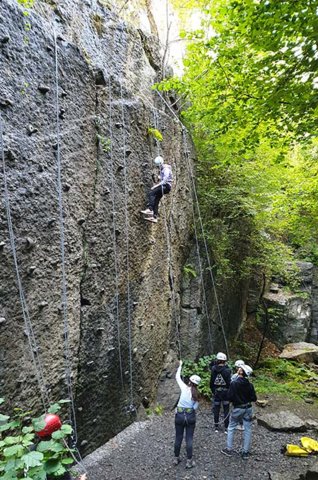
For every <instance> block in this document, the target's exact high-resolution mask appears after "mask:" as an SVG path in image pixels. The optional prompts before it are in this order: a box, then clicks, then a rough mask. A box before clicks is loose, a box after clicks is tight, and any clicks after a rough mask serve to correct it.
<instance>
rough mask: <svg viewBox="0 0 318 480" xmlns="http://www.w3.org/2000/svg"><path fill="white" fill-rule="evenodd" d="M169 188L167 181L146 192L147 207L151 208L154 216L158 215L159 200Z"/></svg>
mask: <svg viewBox="0 0 318 480" xmlns="http://www.w3.org/2000/svg"><path fill="white" fill-rule="evenodd" d="M170 190H171V187H170V185H168V184H167V183H165V184H164V185H159V186H158V187H155V188H154V189H153V190H150V192H149V194H148V208H150V210H153V215H154V217H157V215H158V208H159V202H160V200H161V198H162V196H163V195H166V194H167V193H169V192H170Z"/></svg>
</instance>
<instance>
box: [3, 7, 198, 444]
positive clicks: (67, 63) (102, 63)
mask: <svg viewBox="0 0 318 480" xmlns="http://www.w3.org/2000/svg"><path fill="white" fill-rule="evenodd" d="M0 15H1V18H2V19H3V21H2V22H1V26H0V56H1V72H2V74H1V78H0V82H1V99H0V100H1V116H2V123H3V130H4V132H3V146H4V158H5V166H6V180H7V185H8V197H6V195H5V190H4V176H3V175H2V181H1V194H2V202H1V212H0V245H1V249H0V257H1V270H0V317H1V321H0V358H1V364H0V369H1V375H0V377H1V396H5V397H6V399H7V403H8V407H9V406H10V405H11V406H13V405H20V406H22V407H24V408H34V409H35V410H37V411H41V408H42V407H41V401H40V395H39V386H38V382H37V376H36V372H35V370H34V367H33V364H32V361H31V355H30V349H29V342H28V338H30V331H29V330H28V328H27V327H26V325H25V323H24V321H23V316H22V312H21V304H20V301H19V291H18V288H17V280H16V275H15V269H14V263H13V251H12V248H11V245H10V242H9V234H8V225H7V215H6V208H5V207H6V205H8V203H9V204H10V208H11V216H12V228H13V234H14V238H15V248H16V255H17V264H18V269H19V275H20V278H21V284H22V287H23V295H24V298H25V302H24V303H25V307H26V308H27V309H28V312H29V318H30V320H31V323H32V328H33V333H34V339H35V340H36V346H37V347H36V348H37V352H36V354H37V355H38V358H39V360H40V363H41V366H42V368H43V376H44V380H43V382H42V383H43V389H46V390H47V392H48V395H49V397H50V399H52V400H53V399H54V400H56V399H59V398H65V397H67V388H66V370H65V362H64V356H65V351H64V350H65V343H64V337H65V318H64V317H63V305H62V301H63V298H62V291H63V282H62V261H61V248H60V244H61V240H60V227H61V222H60V218H59V215H60V212H59V202H58V200H59V197H58V189H57V178H58V177H57V154H58V153H59V146H60V158H61V167H62V203H63V219H64V234H65V245H64V247H65V273H66V285H65V287H66V290H67V321H68V328H69V353H70V361H71V371H72V379H73V387H74V396H75V400H76V402H75V403H76V414H77V425H78V433H79V440H80V443H81V445H82V450H83V451H84V452H87V451H91V450H92V449H93V448H95V447H96V446H98V445H100V444H101V443H103V442H104V441H105V440H107V439H108V438H110V437H111V436H112V435H114V434H115V433H116V432H118V431H119V430H120V429H121V428H123V426H125V425H126V424H128V423H129V422H131V420H132V417H131V415H130V414H129V413H128V412H129V410H131V409H132V407H135V406H136V407H138V405H139V404H140V401H141V399H142V398H143V397H144V396H147V397H149V398H152V397H153V396H154V394H155V392H156V388H157V382H158V378H159V374H160V372H161V369H162V365H163V363H164V359H165V356H166V354H167V353H166V352H167V351H168V350H169V348H170V347H171V346H172V347H173V348H174V332H175V325H174V321H175V319H176V317H177V312H178V309H179V290H180V277H181V273H180V272H181V271H182V268H181V266H182V264H183V262H184V254H183V247H182V245H186V244H187V242H188V232H189V230H190V228H189V225H190V219H191V216H190V212H191V195H189V193H188V192H189V190H190V182H189V177H188V174H187V170H186V168H184V162H183V158H182V144H181V131H180V126H179V124H178V122H177V121H176V119H175V118H174V116H173V115H172V114H171V112H170V110H169V109H167V107H166V106H165V104H164V103H163V102H162V101H161V100H160V99H159V98H158V97H157V96H156V94H155V93H153V92H152V91H151V86H152V84H153V83H154V82H155V81H156V80H157V78H158V77H157V72H158V71H159V70H160V56H159V53H158V52H159V45H158V44H156V39H155V38H154V37H151V36H149V34H145V33H144V32H138V30H136V29H134V28H132V27H130V26H128V25H127V24H126V23H124V22H122V21H121V19H120V18H118V17H117V16H116V14H115V13H114V11H112V10H111V9H110V8H109V6H107V2H82V1H80V2H75V1H61V2H59V3H58V4H56V5H55V4H54V2H51V3H50V4H46V3H43V2H38V3H37V6H36V10H35V11H32V12H30V13H29V16H26V15H24V14H23V8H20V7H19V6H18V5H17V3H16V2H15V1H13V0H5V1H3V2H1V3H0ZM54 36H56V48H57V76H56V71H55V68H56V65H55V42H54ZM154 45H157V46H155V47H154ZM56 86H57V89H58V102H59V107H58V112H57V110H56V109H57V99H56ZM56 114H58V119H59V120H58V122H57V119H56ZM57 127H59V129H60V137H59V138H60V143H59V145H58V137H57ZM149 127H152V128H153V127H156V128H158V129H159V130H160V131H161V132H162V134H163V142H162V144H161V145H159V146H158V145H157V144H156V142H155V140H154V139H153V138H152V137H150V136H149V135H148V134H147V132H148V128H149ZM158 153H161V154H162V155H163V156H164V157H165V159H167V160H168V161H169V162H170V163H171V164H172V167H173V171H174V178H175V182H174V187H173V191H172V192H171V194H170V195H169V196H166V198H165V199H164V201H163V205H164V207H163V206H162V208H161V217H160V222H159V223H158V224H157V225H153V224H150V223H149V224H148V223H146V222H144V221H143V220H142V218H141V216H140V213H139V211H140V209H141V208H143V207H144V205H145V198H146V192H147V191H148V189H149V188H150V186H151V173H152V172H153V159H154V157H155V156H156V155H157V154H158ZM171 260H172V261H173V264H172V263H171ZM172 287H174V288H173V290H174V291H173V292H172V290H171V289H172ZM171 342H172V345H171Z"/></svg>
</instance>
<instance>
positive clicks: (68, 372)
mask: <svg viewBox="0 0 318 480" xmlns="http://www.w3.org/2000/svg"><path fill="white" fill-rule="evenodd" d="M53 33H54V65H55V122H56V143H57V149H56V166H57V193H58V209H59V227H60V254H61V270H62V312H63V326H64V330H63V339H64V359H65V379H66V384H67V391H68V399H69V400H70V411H69V414H70V423H71V425H73V431H74V444H75V445H76V444H77V425H76V414H75V405H74V396H73V389H72V377H71V375H72V374H71V359H70V346H69V323H68V302H67V289H66V271H65V231H64V230H65V227H64V210H63V194H62V166H61V128H60V117H59V114H60V104H59V73H58V67H59V65H58V50H57V41H56V31H55V28H54V29H53Z"/></svg>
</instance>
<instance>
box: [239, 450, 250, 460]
mask: <svg viewBox="0 0 318 480" xmlns="http://www.w3.org/2000/svg"><path fill="white" fill-rule="evenodd" d="M249 456H250V452H242V453H241V457H242V458H243V460H247V459H248V458H249Z"/></svg>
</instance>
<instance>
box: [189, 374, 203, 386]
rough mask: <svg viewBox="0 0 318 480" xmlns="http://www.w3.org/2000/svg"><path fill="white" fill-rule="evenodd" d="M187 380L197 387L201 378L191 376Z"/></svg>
mask: <svg viewBox="0 0 318 480" xmlns="http://www.w3.org/2000/svg"><path fill="white" fill-rule="evenodd" d="M189 380H190V382H191V383H194V385H199V383H200V382H201V377H199V375H191V377H190V378H189Z"/></svg>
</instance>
